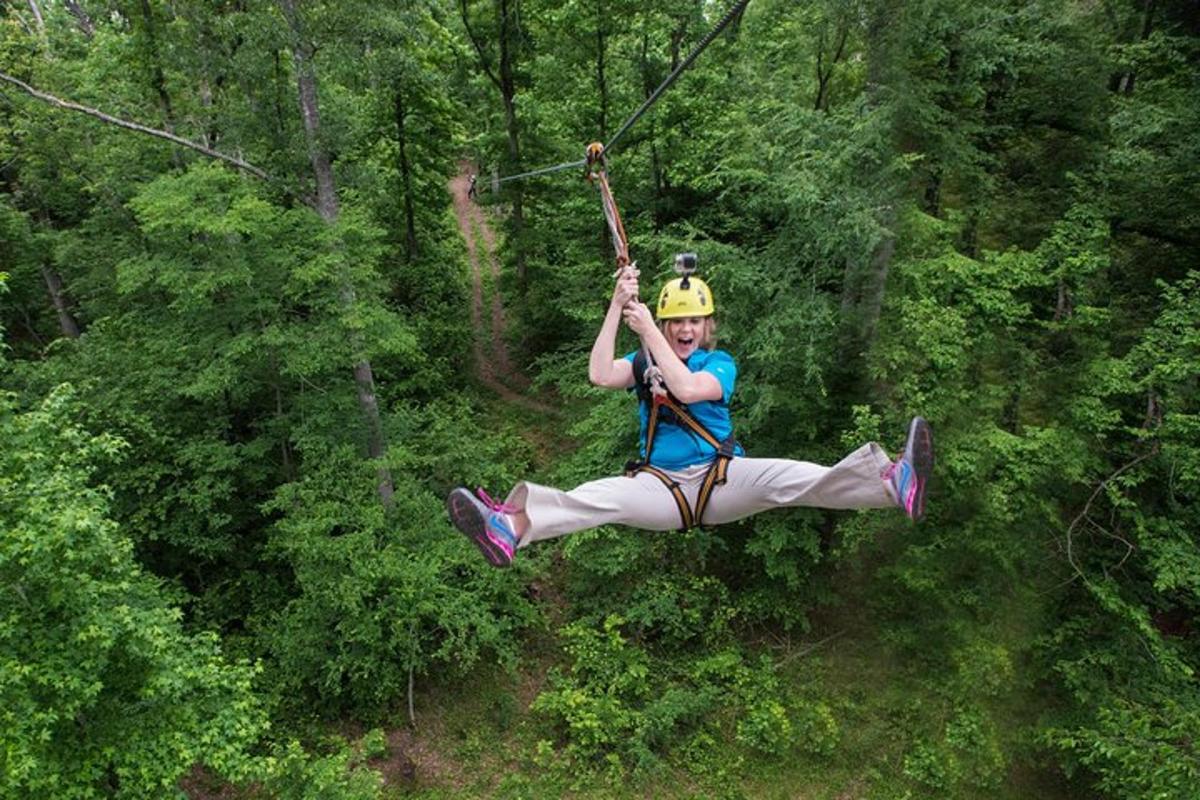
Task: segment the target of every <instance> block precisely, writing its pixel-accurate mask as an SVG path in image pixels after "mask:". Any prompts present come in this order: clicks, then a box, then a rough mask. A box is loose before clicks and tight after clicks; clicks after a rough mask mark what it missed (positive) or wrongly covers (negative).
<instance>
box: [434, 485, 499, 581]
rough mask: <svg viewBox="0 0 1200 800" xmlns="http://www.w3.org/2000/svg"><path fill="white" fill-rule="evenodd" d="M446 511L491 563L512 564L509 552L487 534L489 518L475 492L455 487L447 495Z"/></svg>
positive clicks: (452, 522) (495, 565)
mask: <svg viewBox="0 0 1200 800" xmlns="http://www.w3.org/2000/svg"><path fill="white" fill-rule="evenodd" d="M446 511H447V512H449V514H450V523H451V524H452V525H454V527H456V528H458V530H459V531H460V532H461V533H462V535H463V536H466V537H467V538H468V539H470V540H471V542H472V543H473V544H474V545H475V546H476V547H478V548H479V552H481V553H483V557H484V558H486V559H487V561H488V563H489V564H491V565H492V566H493V567H507V566H510V565H511V564H512V559H510V558H509V557H508V554H507V553H505V552H504V551H503V550H501V549H500V548H498V547H497V546H496V545H495V544H493V543H492V540H491V538H490V537H489V536H488V535H487V518H486V517H485V516H484V514H483V512H482V511H480V509H479V501H478V500H476V499H475V496H474V495H473V494H471V493H470V492H469V491H467V490H466V489H455V490H454V491H453V492H451V493H450V494H449V496H447V497H446Z"/></svg>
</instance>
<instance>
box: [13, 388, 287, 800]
mask: <svg viewBox="0 0 1200 800" xmlns="http://www.w3.org/2000/svg"><path fill="white" fill-rule="evenodd" d="M74 409H75V404H74V400H73V399H72V396H71V393H70V391H69V390H68V389H66V388H63V389H60V390H59V391H57V392H55V393H54V394H52V395H51V396H50V397H49V398H48V399H47V400H46V402H45V403H44V404H42V405H41V406H40V407H39V408H37V409H36V410H32V411H28V412H17V411H16V410H15V409H14V407H13V405H12V401H11V399H10V398H9V397H7V396H6V397H4V398H3V399H0V441H2V442H3V447H2V448H0V461H2V464H0V466H2V469H0V474H3V476H4V477H3V479H2V480H0V527H2V528H3V531H4V534H3V538H2V539H0V546H2V549H0V584H2V585H3V586H4V587H5V594H6V598H5V600H4V605H3V608H4V609H5V611H4V615H3V621H2V622H0V661H2V662H3V669H2V670H0V673H2V674H3V675H4V678H3V680H2V682H0V699H2V701H3V702H2V705H3V708H4V712H3V731H4V733H3V752H4V756H3V762H4V769H3V770H2V772H3V775H4V778H3V784H2V785H0V794H3V795H4V796H6V797H17V796H20V797H47V798H49V797H56V798H58V797H94V796H97V795H103V796H111V797H149V796H163V795H164V794H169V793H170V792H171V790H172V788H171V787H173V786H174V784H175V783H176V782H177V781H178V780H179V778H180V777H181V776H182V775H184V774H185V773H187V772H188V771H189V770H190V769H191V768H192V766H193V764H197V763H200V764H205V765H207V766H209V767H210V768H212V769H213V770H215V771H217V772H218V773H220V774H223V775H226V776H228V777H230V778H239V777H244V776H245V775H246V774H247V773H248V770H249V768H250V766H251V763H252V762H251V761H250V759H249V755H248V751H249V748H250V747H251V746H252V745H253V744H254V743H255V742H256V741H257V740H258V738H259V737H260V736H261V735H262V734H263V732H264V731H265V730H266V719H265V716H264V713H263V706H262V703H261V701H260V700H258V699H257V698H256V697H255V695H254V694H253V692H252V683H253V677H254V674H255V672H256V668H255V667H253V666H251V665H249V664H246V663H236V664H235V663H230V662H228V661H226V660H225V659H224V658H223V657H222V655H221V648H220V645H219V642H218V640H217V637H216V636H214V635H212V634H199V635H191V634H188V633H186V632H185V631H184V630H183V629H182V626H181V625H180V619H179V617H180V614H179V611H178V609H177V608H175V607H174V606H173V605H172V604H171V603H170V602H169V600H168V596H167V595H166V593H164V592H163V590H162V588H161V587H160V586H159V585H158V582H157V581H155V580H154V578H153V577H151V576H149V575H147V574H146V572H145V571H144V570H143V569H142V568H140V567H139V566H138V565H137V562H136V560H135V558H134V553H133V547H132V542H131V540H130V538H129V537H128V536H126V535H125V534H124V533H123V531H122V530H121V529H120V528H119V526H118V525H117V524H116V523H114V522H113V521H112V520H111V519H110V517H109V514H108V496H107V492H106V491H105V490H104V489H99V488H95V487H94V486H93V485H91V473H92V471H93V465H94V464H95V463H96V462H97V461H98V460H102V459H109V458H112V457H114V456H116V455H117V454H118V453H119V451H120V450H121V449H122V448H123V445H122V443H121V442H120V441H119V440H117V439H115V438H112V437H94V436H90V435H88V434H87V433H85V432H84V431H82V430H81V429H80V428H79V427H78V426H77V425H76V424H75V423H74V422H73V421H72V413H73V411H74Z"/></svg>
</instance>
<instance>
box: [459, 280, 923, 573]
mask: <svg viewBox="0 0 1200 800" xmlns="http://www.w3.org/2000/svg"><path fill="white" fill-rule="evenodd" d="M637 278H638V273H637V271H636V270H635V269H632V268H626V269H625V270H624V271H623V272H622V273H621V275H620V277H619V278H618V280H617V285H616V288H615V289H614V290H613V296H612V301H611V302H610V303H609V306H608V312H607V313H606V314H605V316H604V322H603V324H602V325H601V326H600V332H599V334H597V336H596V341H595V343H594V344H593V345H592V353H591V358H590V359H589V362H588V377H589V379H590V380H591V382H592V383H593V384H595V385H597V386H603V387H606V388H609V389H632V388H634V387H635V386H637V385H638V384H639V380H638V378H639V377H640V376H637V375H635V361H636V362H638V367H639V369H638V371H639V372H640V371H642V368H641V359H638V358H637V354H636V353H630V354H628V355H626V356H625V357H623V358H616V357H615V352H614V348H615V345H616V339H617V329H618V327H619V326H620V324H621V322H622V321H624V323H625V324H626V325H627V326H628V327H629V329H630V330H632V331H633V332H634V333H636V334H637V335H638V337H639V339H640V340H641V344H642V348H643V350H645V351H647V352H648V353H649V355H650V357H651V359H652V360H653V363H654V365H655V366H656V368H657V370H658V374H659V375H660V376H661V380H662V383H665V386H666V388H667V389H669V391H670V400H669V401H667V400H666V398H662V397H660V398H658V399H657V400H652V399H651V398H650V395H649V393H648V392H646V391H641V392H639V393H640V394H641V395H642V397H643V402H641V403H640V404H639V406H640V414H641V448H642V459H643V462H641V463H640V464H637V465H634V469H632V470H630V472H628V473H627V474H626V475H624V476H620V477H612V478H601V479H600V480H596V481H590V482H588V483H585V484H583V485H582V486H578V487H576V488H575V489H572V490H571V491H569V492H564V491H561V490H559V489H552V488H550V487H546V486H540V485H538V484H536V483H530V482H529V481H521V482H520V483H518V484H517V485H516V486H515V487H514V488H513V490H512V491H511V492H509V495H508V498H507V500H506V501H505V502H503V503H498V502H495V501H494V500H492V499H491V498H490V497H488V496H487V494H486V493H485V492H484V491H483V490H482V489H480V490H479V492H478V495H476V494H472V493H471V492H470V491H468V490H467V489H465V488H458V489H455V490H454V491H453V492H451V493H450V496H449V497H448V498H447V499H446V507H447V509H448V510H449V512H450V520H451V522H453V523H454V525H455V527H457V528H458V529H459V530H460V531H462V532H463V534H465V535H466V536H467V538H469V539H470V540H471V541H472V542H474V543H475V546H476V547H478V548H479V550H480V552H482V553H483V555H484V556H485V557H486V558H487V560H488V561H489V562H490V563H491V564H492V565H493V566H497V567H506V566H509V565H510V564H511V563H512V560H513V555H514V553H515V552H516V550H517V549H519V548H522V547H525V546H527V545H529V544H530V543H532V542H536V541H540V540H542V539H551V538H554V537H556V536H562V535H563V534H567V533H573V532H575V531H581V530H586V529H588V528H594V527H596V526H598V525H606V524H622V525H629V526H631V527H635V528H642V529H645V530H654V531H666V530H676V529H679V528H687V527H691V526H692V524H699V523H701V522H703V524H706V525H719V524H721V523H724V522H732V521H733V520H736V519H741V518H743V517H747V516H749V515H751V514H756V513H758V512H759V511H765V510H766V509H769V508H779V507H784V506H817V507H821V508H889V507H895V506H898V507H900V508H902V509H904V511H905V512H906V513H907V514H908V515H909V516H910V517H911V518H912V519H914V520H917V519H920V518H921V517H922V516H924V511H925V489H926V485H927V483H928V480H929V474H930V472H931V471H932V469H933V437H932V434H931V432H930V430H929V425H928V424H927V423H926V422H925V421H924V420H923V419H921V418H920V417H916V418H914V419H913V421H912V422H911V423H910V425H909V431H908V442H907V443H906V445H905V449H904V453H903V454H902V455H901V457H900V458H899V459H898V460H896V461H895V462H893V461H891V460H890V459H889V458H888V457H887V455H886V454H885V453H884V451H883V449H882V448H881V447H880V446H879V445H878V444H876V443H874V442H869V443H867V444H865V445H863V446H862V447H860V448H859V449H858V450H856V451H854V452H853V453H851V454H850V455H848V456H847V457H846V458H844V459H842V460H841V461H839V462H838V463H837V464H835V465H834V466H832V467H822V466H819V465H817V464H810V463H807V462H803V461H791V460H788V459H776V458H744V457H742V456H743V452H742V449H741V447H740V446H737V445H736V443H735V442H734V441H733V438H732V433H733V424H732V422H731V421H730V417H729V401H730V399H731V397H732V395H733V389H734V383H735V381H736V378H737V366H736V365H735V363H734V361H733V358H732V357H730V355H729V354H728V353H726V352H724V351H722V350H714V349H712V347H713V330H714V323H713V311H714V310H715V309H714V306H713V299H712V293H711V292H710V291H709V289H708V286H707V285H705V283H704V282H703V281H701V280H700V279H699V278H694V277H684V278H676V279H675V280H672V281H670V282H668V283H667V285H666V286H664V287H663V289H662V292H661V293H660V294H659V301H658V305H657V315H658V319H659V325H655V322H654V318H653V317H652V316H651V313H650V310H649V308H647V307H646V305H645V304H643V303H641V302H640V301H639V300H638V280H637ZM651 377H652V378H653V377H655V376H654V375H653V370H652V371H651ZM645 382H646V381H645V380H644V379H643V380H642V381H641V383H642V384H643V388H644V384H645ZM665 409H675V410H678V412H679V413H678V414H676V413H674V411H666V410H665ZM689 420H691V421H694V422H695V423H699V427H696V426H694V425H692V424H691V422H689ZM705 431H707V433H708V434H710V435H708V436H705V435H704V432H705ZM648 439H649V445H650V447H649V451H650V452H647V449H648V448H647V444H648ZM722 461H724V462H725V463H723V464H721V463H720V462H722ZM718 465H719V466H720V467H721V470H720V472H722V473H723V475H722V477H723V482H722V481H721V480H717V479H714V476H713V475H710V470H713V469H714V468H715V467H716V466H718ZM714 474H715V473H714ZM706 479H707V480H706ZM714 485H716V487H717V488H715V489H714V488H713V486H714ZM705 501H707V502H706V503H705ZM697 507H698V508H697ZM689 515H691V516H689ZM681 523H682V524H681Z"/></svg>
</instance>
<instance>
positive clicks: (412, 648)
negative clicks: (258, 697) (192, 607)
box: [252, 449, 532, 718]
mask: <svg viewBox="0 0 1200 800" xmlns="http://www.w3.org/2000/svg"><path fill="white" fill-rule="evenodd" d="M318 461H319V463H320V466H319V467H313V468H312V469H310V471H309V472H308V473H307V475H306V476H305V478H304V479H302V480H301V481H298V482H295V483H292V484H287V485H285V486H283V487H281V489H280V491H279V492H278V494H277V496H276V497H275V498H274V499H273V500H272V501H271V503H270V504H269V505H268V507H267V510H268V511H272V512H276V513H277V514H278V515H279V519H278V521H277V522H276V523H275V525H274V528H273V530H272V533H271V537H270V540H269V542H268V545H267V555H268V557H269V558H271V559H273V560H277V561H279V562H282V563H283V564H285V565H286V566H287V569H288V571H289V573H290V574H291V575H292V576H293V580H294V581H295V585H296V590H295V592H294V593H293V595H292V596H291V597H290V598H289V599H288V600H287V601H286V603H284V604H282V605H281V606H280V607H279V608H277V609H274V610H268V611H267V612H266V613H264V614H263V616H262V617H261V618H258V619H256V620H255V621H254V622H253V623H252V625H253V628H254V630H255V632H256V635H257V636H258V637H259V638H260V639H261V641H262V643H263V646H264V648H265V650H266V652H268V653H269V654H270V656H271V659H270V661H269V666H268V678H269V679H268V681H267V685H268V686H269V687H270V690H271V692H272V693H273V694H274V695H276V696H277V697H278V698H280V699H281V700H282V701H283V702H284V703H285V705H286V706H287V707H289V708H291V709H292V710H293V711H296V712H300V711H302V712H305V713H308V712H311V711H314V710H315V711H319V712H322V713H325V714H334V713H347V712H349V713H354V714H356V715H358V716H361V717H365V718H377V717H379V716H381V715H383V714H384V713H386V711H387V709H388V705H389V703H391V702H394V701H395V700H396V699H397V698H400V697H403V696H404V694H405V692H406V687H407V684H408V679H409V675H410V673H416V674H418V675H422V676H425V675H429V674H431V673H433V672H435V671H436V672H443V671H445V670H450V671H454V672H457V673H458V674H462V671H464V670H466V669H469V668H470V667H471V666H472V665H474V664H475V663H476V661H477V660H478V659H479V658H481V657H482V656H484V655H489V656H491V657H493V658H495V659H497V660H499V661H501V662H503V663H505V664H507V665H509V666H511V665H512V664H513V663H514V661H515V659H516V644H517V639H516V635H517V633H518V632H519V631H520V630H521V629H522V628H524V627H525V626H527V625H529V624H530V623H531V622H532V616H531V612H530V609H529V606H528V604H527V602H526V601H525V600H524V599H523V598H522V597H521V596H520V593H519V586H518V584H517V581H518V577H519V575H520V573H518V572H497V571H496V570H493V569H491V568H490V567H488V566H487V565H486V564H485V563H484V562H483V561H482V560H481V559H480V558H479V557H478V553H477V552H476V551H475V550H474V548H472V547H470V546H469V545H467V544H466V542H465V541H464V540H463V539H462V537H461V536H459V535H456V534H455V532H454V531H453V529H451V528H449V526H448V524H447V522H446V521H445V516H444V511H443V510H442V504H441V500H440V498H438V497H437V496H435V495H433V494H432V493H430V492H429V491H428V490H426V489H423V488H421V487H420V486H419V485H418V484H416V483H414V482H407V483H402V484H400V485H399V486H398V487H397V494H396V497H395V506H394V508H393V509H392V510H391V512H390V513H387V514H385V513H384V510H383V508H382V507H381V506H380V505H379V504H378V503H374V502H372V501H371V495H372V492H373V488H372V486H371V484H370V481H369V480H368V479H366V476H365V475H362V474H356V473H362V472H367V471H371V465H370V464H368V463H364V462H362V461H361V459H359V458H357V456H356V455H355V454H354V453H353V452H352V451H347V450H344V449H343V450H341V451H336V450H333V451H326V452H325V453H324V454H323V455H322V457H321V458H320V459H319V460H318Z"/></svg>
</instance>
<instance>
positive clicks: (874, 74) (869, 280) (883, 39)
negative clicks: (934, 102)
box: [859, 0, 904, 350]
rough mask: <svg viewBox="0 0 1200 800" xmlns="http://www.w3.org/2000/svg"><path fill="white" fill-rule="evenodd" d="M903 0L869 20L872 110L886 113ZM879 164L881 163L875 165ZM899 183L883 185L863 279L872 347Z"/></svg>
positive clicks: (864, 331) (866, 331)
mask: <svg viewBox="0 0 1200 800" xmlns="http://www.w3.org/2000/svg"><path fill="white" fill-rule="evenodd" d="M903 5H904V3H903V0H892V1H891V2H885V3H882V4H881V5H880V7H879V8H877V9H876V11H875V14H874V15H873V16H872V17H871V19H870V20H869V21H868V23H867V87H866V90H867V108H868V110H869V112H870V113H876V114H878V113H883V103H884V99H883V93H884V92H883V89H884V86H885V83H886V82H887V80H888V77H889V76H888V72H889V70H890V68H891V56H892V46H891V45H892V41H891V36H892V35H893V33H892V32H893V31H894V30H895V28H896V21H897V20H898V19H899V17H900V15H901V12H902V9H903ZM883 124H884V125H885V126H887V127H888V128H889V129H892V128H893V125H892V123H891V121H887V120H885V121H884V123H883ZM888 150H889V152H885V153H883V154H881V156H880V159H879V161H881V162H886V161H887V160H888V159H889V158H890V157H891V156H892V153H891V152H890V150H891V148H890V147H889V148H888ZM872 167H873V168H877V165H872ZM897 193H898V192H897V187H895V186H893V185H891V183H890V182H889V183H888V184H886V185H885V186H884V187H883V192H882V199H883V204H882V205H881V207H880V209H879V211H878V212H876V215H875V219H876V222H877V223H878V225H879V227H880V229H881V231H882V235H881V238H880V239H879V241H878V242H877V243H876V245H875V249H874V251H873V252H872V253H871V258H870V261H869V263H868V265H867V270H866V274H865V275H864V276H863V280H862V284H861V285H862V306H861V314H860V317H859V319H860V321H861V327H860V329H859V330H860V338H861V341H862V344H863V345H864V348H865V349H866V350H869V349H870V348H871V346H872V344H873V343H874V339H875V332H876V330H877V329H878V327H879V315H880V313H881V311H882V309H883V300H884V294H885V290H886V287H887V277H888V272H889V271H890V269H891V266H892V258H893V256H895V254H896V234H895V232H894V229H895V225H896V202H897V201H898V197H897Z"/></svg>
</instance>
